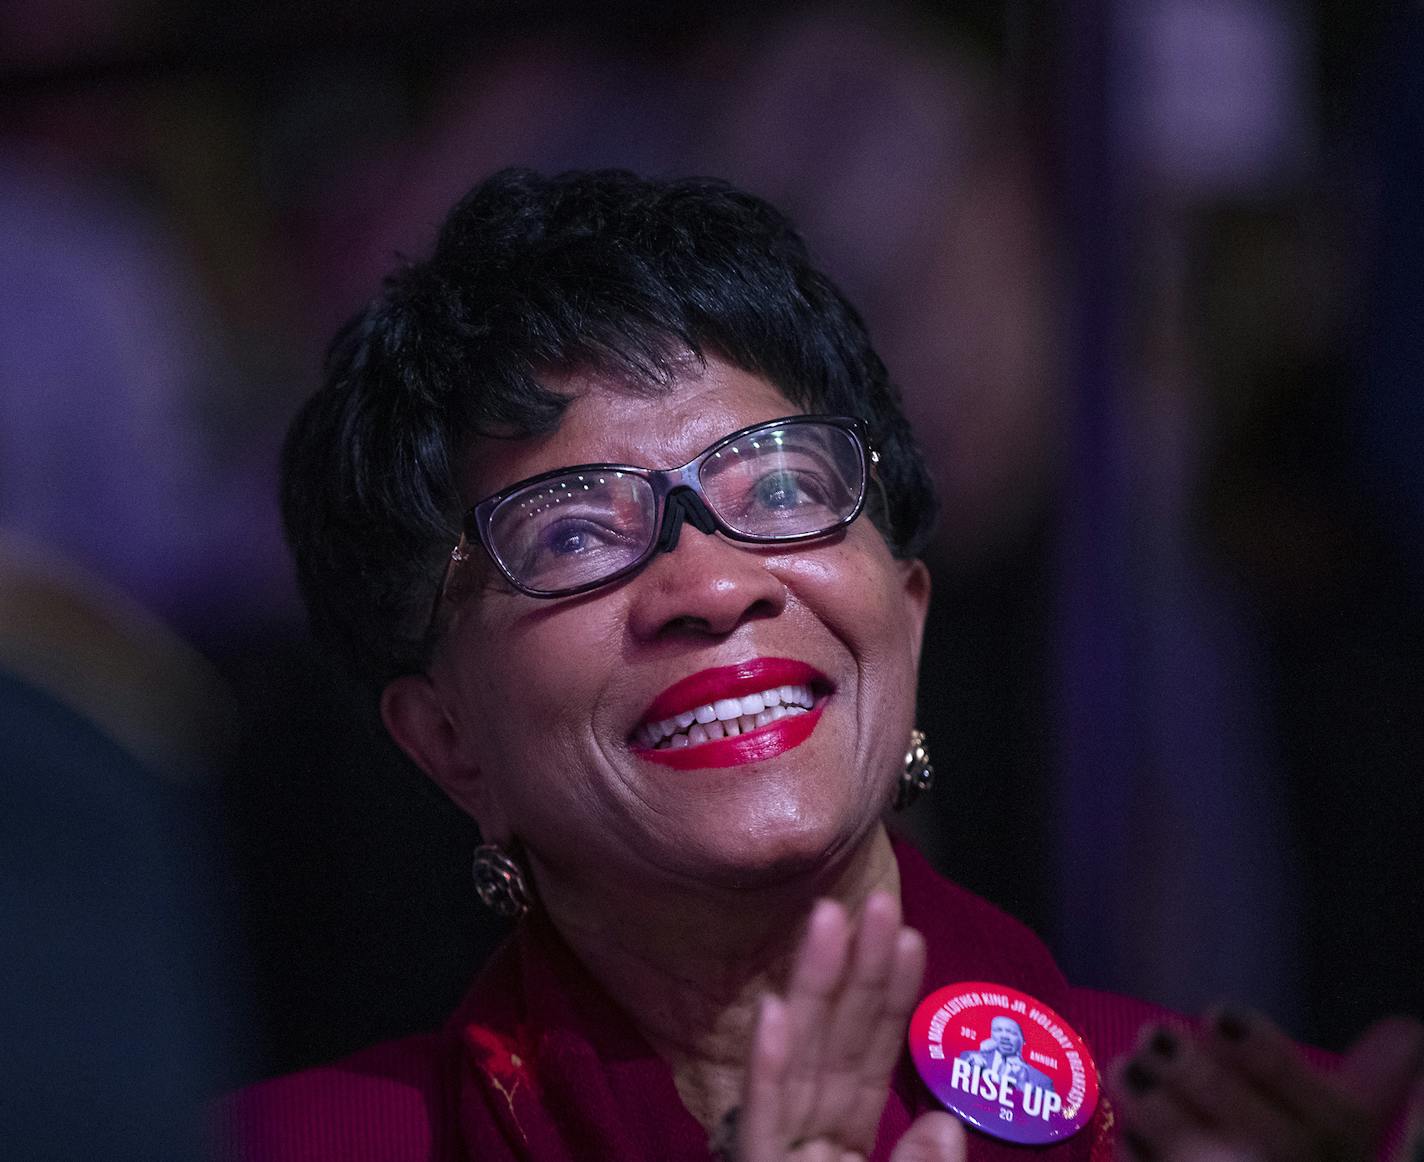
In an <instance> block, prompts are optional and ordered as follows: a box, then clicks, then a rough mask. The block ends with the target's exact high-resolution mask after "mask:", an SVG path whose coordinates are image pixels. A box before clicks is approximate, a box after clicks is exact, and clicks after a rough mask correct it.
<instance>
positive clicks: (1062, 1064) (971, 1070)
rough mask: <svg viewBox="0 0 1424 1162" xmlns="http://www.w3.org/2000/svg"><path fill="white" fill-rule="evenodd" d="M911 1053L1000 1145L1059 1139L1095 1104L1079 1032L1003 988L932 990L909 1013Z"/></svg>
mask: <svg viewBox="0 0 1424 1162" xmlns="http://www.w3.org/2000/svg"><path fill="white" fill-rule="evenodd" d="M910 1057H911V1059H912V1060H913V1061H914V1063H915V1068H916V1069H918V1070H919V1073H920V1077H921V1078H923V1079H924V1083H925V1085H926V1086H928V1087H929V1090H930V1092H931V1093H933V1094H934V1095H935V1097H937V1098H938V1099H939V1100H940V1101H941V1102H942V1103H943V1104H944V1106H945V1108H946V1109H948V1110H949V1111H950V1112H951V1113H953V1114H955V1115H957V1116H958V1117H959V1118H960V1120H961V1121H963V1122H964V1123H965V1124H967V1125H969V1126H972V1127H973V1128H974V1129H976V1130H979V1131H981V1132H983V1133H985V1134H989V1135H991V1136H992V1137H995V1138H1001V1139H1003V1140H1004V1141H1006V1142H1017V1143H1019V1144H1020V1145H1024V1146H1048V1145H1052V1144H1053V1143H1055V1142H1061V1141H1063V1139H1065V1138H1068V1137H1071V1136H1072V1135H1073V1134H1076V1133H1077V1132H1078V1131H1079V1130H1081V1129H1082V1128H1083V1127H1084V1126H1086V1125H1087V1124H1088V1122H1089V1121H1090V1120H1091V1119H1092V1116H1093V1111H1094V1110H1095V1109H1096V1108H1097V1104H1098V1070H1097V1067H1096V1066H1095V1065H1094V1064H1093V1058H1092V1055H1091V1053H1089V1051H1088V1047H1087V1045H1086V1044H1085V1043H1084V1041H1083V1039H1082V1037H1080V1036H1078V1034H1077V1033H1076V1032H1075V1031H1074V1030H1073V1028H1072V1026H1070V1025H1069V1024H1068V1022H1067V1021H1065V1020H1064V1019H1063V1018H1062V1017H1061V1016H1059V1015H1058V1014H1057V1013H1056V1012H1054V1011H1053V1010H1052V1009H1050V1008H1049V1007H1048V1006H1047V1005H1045V1004H1043V1003H1042V1002H1041V1001H1037V1000H1035V999H1034V998H1033V997H1031V996H1029V995H1028V994H1027V993H1022V992H1019V991H1018V990H1017V989H1012V988H1009V987H1007V986H1006V985H1000V984H991V983H989V982H987V981H964V982H961V983H960V984H952V985H946V986H945V987H944V988H941V989H936V990H935V991H934V992H932V993H931V994H930V995H929V996H927V997H926V998H925V999H924V1000H923V1001H921V1002H920V1004H919V1007H918V1008H916V1009H915V1013H914V1016H913V1017H911V1018H910Z"/></svg>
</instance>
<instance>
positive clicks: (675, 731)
mask: <svg viewBox="0 0 1424 1162" xmlns="http://www.w3.org/2000/svg"><path fill="white" fill-rule="evenodd" d="M834 692H835V688H834V685H833V683H832V682H831V681H830V680H829V679H828V678H826V676H825V675H824V674H822V673H821V672H820V671H819V670H817V669H815V668H814V667H813V666H809V665H807V664H806V663H805V662H801V661H797V660H796V659H794V658H752V659H750V660H749V661H745V662H740V663H738V664H736V665H733V666H719V667H716V668H714V669H710V670H701V671H699V672H697V673H695V674H691V675H689V676H688V677H686V678H684V679H682V680H681V681H679V682H675V683H674V684H673V685H671V686H669V687H668V688H667V689H666V690H664V691H663V692H662V693H661V694H659V695H658V696H657V697H656V698H654V699H653V702H652V704H651V705H650V706H649V707H648V709H647V711H646V712H645V714H644V716H643V721H642V722H640V723H639V724H638V726H637V727H635V728H634V730H633V733H632V734H631V735H630V736H629V739H628V743H629V745H630V746H631V747H632V749H633V750H634V752H635V753H637V754H638V755H640V756H641V757H643V758H645V759H647V760H649V761H650V762H655V763H659V764H662V765H664V766H670V767H674V768H676V769H680V770H692V769H694V768H700V767H730V766H740V765H742V764H744V763H751V762H758V761H761V760H764V759H769V758H774V757H775V756H776V755H778V754H781V753H782V752H783V751H787V750H790V749H792V748H793V747H796V746H800V745H801V743H803V742H805V741H806V739H808V738H809V737H810V736H811V733H812V731H814V730H815V729H816V724H817V723H818V722H819V721H820V718H821V712H822V711H823V710H824V709H825V706H826V703H827V702H828V701H829V700H830V698H831V696H832V695H833V694H834Z"/></svg>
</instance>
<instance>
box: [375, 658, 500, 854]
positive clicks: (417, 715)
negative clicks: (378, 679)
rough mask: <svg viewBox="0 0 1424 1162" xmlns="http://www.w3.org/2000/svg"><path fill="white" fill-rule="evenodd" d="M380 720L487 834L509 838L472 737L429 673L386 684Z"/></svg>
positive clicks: (490, 836)
mask: <svg viewBox="0 0 1424 1162" xmlns="http://www.w3.org/2000/svg"><path fill="white" fill-rule="evenodd" d="M381 721H382V722H384V723H385V724H386V729H387V730H388V731H389V732H390V735H391V737H392V738H393V739H395V741H396V745H397V746H399V747H400V748H401V750H403V751H405V753H406V754H407V755H409V756H410V759H411V761H412V762H414V763H415V765H416V766H418V767H419V768H420V769H421V770H422V771H424V772H425V773H426V774H427V775H429V776H430V778H431V780H432V781H433V782H434V783H435V785H436V786H438V787H439V788H440V789H441V790H442V791H444V792H445V794H447V795H448V796H450V798H451V799H452V800H453V801H454V803H455V805H456V806H457V807H459V808H461V810H463V811H464V812H465V813H466V814H467V815H469V816H470V817H471V818H472V819H474V821H475V822H476V823H478V824H479V825H480V832H481V834H482V835H483V836H484V837H485V838H486V839H488V840H491V841H495V842H498V841H499V840H501V839H503V838H505V837H504V836H502V835H500V834H498V832H499V830H500V826H501V825H500V823H499V820H498V818H497V814H498V813H497V812H496V811H495V810H494V809H493V805H492V804H491V803H490V801H489V795H488V793H487V788H486V786H485V779H484V777H483V775H482V772H481V771H480V767H479V764H478V762H476V761H475V760H474V758H473V756H472V755H471V753H470V749H471V748H470V746H469V742H470V740H469V739H467V738H466V737H465V736H464V732H463V731H462V730H461V728H460V724H459V723H458V722H457V721H456V719H455V717H454V716H453V715H452V714H451V713H450V712H449V710H448V709H447V707H446V705H445V702H444V700H443V699H442V698H441V697H440V691H439V689H438V688H437V687H436V685H435V683H434V682H433V681H432V680H431V679H430V677H429V676H428V675H426V674H405V675H402V676H401V677H399V678H396V679H395V680H394V681H392V682H391V683H390V684H389V685H387V686H386V688H385V689H384V690H382V691H381Z"/></svg>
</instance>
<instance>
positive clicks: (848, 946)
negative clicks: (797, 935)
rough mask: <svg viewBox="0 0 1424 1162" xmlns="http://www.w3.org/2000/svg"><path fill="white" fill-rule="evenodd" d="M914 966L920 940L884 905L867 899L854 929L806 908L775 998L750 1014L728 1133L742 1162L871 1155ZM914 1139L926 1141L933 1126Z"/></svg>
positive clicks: (891, 904) (830, 905)
mask: <svg viewBox="0 0 1424 1162" xmlns="http://www.w3.org/2000/svg"><path fill="white" fill-rule="evenodd" d="M924 966H925V946H924V940H923V938H922V937H921V936H920V935H919V934H918V933H917V932H913V931H911V930H909V929H906V928H902V927H901V923H900V909H899V904H898V902H897V901H896V900H895V899H894V897H893V896H890V895H889V894H886V893H883V892H882V893H875V894H873V895H871V896H870V897H869V898H868V899H867V900H866V902H865V904H864V905H863V906H862V909H861V913H860V915H859V917H858V918H857V920H856V922H855V923H854V924H852V922H851V920H850V919H849V918H848V916H847V914H846V912H845V909H844V908H842V907H841V906H840V905H839V904H836V903H834V902H832V901H829V900H822V901H820V902H819V903H818V904H817V905H816V907H815V908H814V909H813V910H812V914H811V917H810V920H809V922H808V924H807V928H806V934H805V936H804V938H803V940H802V944H801V948H800V950H799V952H798V953H797V957H796V961H795V963H794V965H793V966H792V970H791V976H790V979H789V981H788V983H787V988H786V994H785V997H784V999H781V1000H778V999H776V998H768V999H767V1000H766V1001H765V1002H763V1004H762V1006H761V1008H760V1010H759V1013H758V1018H757V1025H756V1030H755V1032H754V1035H753V1043H752V1048H751V1051H750V1054H749V1057H748V1062H747V1076H746V1081H745V1085H744V1091H743V1103H742V1110H741V1120H740V1124H739V1135H738V1136H739V1139H740V1142H741V1151H742V1157H743V1158H744V1159H745V1160H746V1162H772V1160H774V1162H784V1160H785V1159H787V1158H793V1159H795V1160H796V1162H820V1159H821V1157H822V1155H824V1156H825V1157H826V1158H829V1159H832V1162H842V1156H843V1155H844V1157H846V1158H850V1159H858V1158H862V1157H864V1156H865V1155H868V1154H869V1153H870V1151H871V1149H872V1148H873V1146H874V1143H875V1135H876V1131H877V1129H878V1128H879V1122H880V1114H881V1111H882V1110H883V1109H884V1105H885V1100H886V1097H887V1095H888V1092H889V1079H890V1074H891V1071H892V1070H893V1069H894V1066H895V1062H896V1061H897V1060H898V1059H899V1055H900V1052H901V1049H902V1048H903V1041H904V1035H905V1028H906V1023H907V1021H908V1019H909V1014H910V1012H911V1010H912V1009H913V1007H914V1003H915V1000H916V997H917V996H918V992H919V988H920V984H921V981H922V978H923V976H924ZM923 1134H924V1136H925V1140H926V1141H927V1142H934V1141H935V1140H936V1138H935V1131H934V1129H933V1126H930V1127H928V1128H926V1129H925V1130H924V1131H923ZM940 1136H941V1137H942V1136H943V1131H941V1132H940ZM930 1157H936V1155H930Z"/></svg>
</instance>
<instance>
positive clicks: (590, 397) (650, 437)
mask: <svg viewBox="0 0 1424 1162" xmlns="http://www.w3.org/2000/svg"><path fill="white" fill-rule="evenodd" d="M547 382H548V385H549V386H550V387H552V388H554V389H555V390H558V391H561V392H565V393H567V394H569V395H571V396H572V397H573V402H572V403H571V404H570V405H569V406H568V408H567V410H566V411H565V412H564V416H563V420H562V421H561V422H560V424H559V426H558V427H557V428H556V429H555V430H554V431H552V432H546V433H544V434H542V435H538V436H531V437H528V438H525V439H518V440H500V439H491V438H478V439H476V440H475V441H474V442H473V443H472V444H471V446H470V449H469V451H468V452H467V453H466V457H465V469H464V472H463V474H462V479H461V485H462V492H463V495H464V497H465V499H466V501H467V502H468V503H473V502H474V501H476V500H478V499H479V498H481V497H484V496H488V495H489V494H490V493H493V492H497V491H499V490H500V489H502V488H506V487H508V486H509V485H511V484H513V483H515V482H516V481H519V480H523V479H525V478H526V477H529V476H537V475H538V474H539V473H541V472H548V471H551V470H553V469H555V468H562V467H564V466H566V465H569V464H591V463H607V464H632V465H636V466H638V467H642V468H673V467H677V466H679V465H682V464H685V463H687V461H689V460H691V459H692V458H693V457H694V456H696V455H697V454H698V453H699V452H701V451H702V450H703V449H704V448H706V447H707V446H708V445H709V444H712V443H714V442H715V441H716V440H718V439H719V438H720V437H722V436H725V435H727V434H728V433H729V432H734V431H736V430H737V429H738V428H744V427H747V426H748V425H750V424H757V423H761V422H762V421H764V420H775V419H780V418H781V417H783V416H788V415H794V414H796V413H798V412H799V411H800V410H801V409H799V408H797V407H796V406H795V405H794V404H792V403H791V402H790V401H789V400H788V399H787V398H786V396H785V395H784V394H783V393H782V392H781V391H780V389H778V388H777V387H775V386H773V385H772V384H770V383H768V382H767V381H766V380H764V379H762V378H761V377H759V376H756V375H753V374H751V373H750V372H747V371H742V370H741V369H740V368H736V367H733V366H731V365H730V364H727V363H724V362H723V361H721V360H720V359H717V358H715V357H709V358H708V360H707V364H706V366H705V367H704V366H702V365H701V364H698V363H695V362H689V363H688V365H687V366H686V369H685V371H682V372H679V374H678V375H677V377H676V378H675V379H674V381H673V382H672V383H671V384H670V385H669V386H668V387H667V388H666V389H663V390H655V391H652V392H644V391H641V390H638V391H635V390H631V389H629V388H628V387H626V386H622V385H620V384H617V383H614V382H611V381H608V380H605V379H600V378H598V377H596V376H591V375H575V376H570V377H567V378H565V379H550V380H548V381H547Z"/></svg>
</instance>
